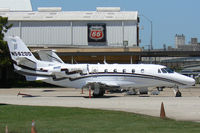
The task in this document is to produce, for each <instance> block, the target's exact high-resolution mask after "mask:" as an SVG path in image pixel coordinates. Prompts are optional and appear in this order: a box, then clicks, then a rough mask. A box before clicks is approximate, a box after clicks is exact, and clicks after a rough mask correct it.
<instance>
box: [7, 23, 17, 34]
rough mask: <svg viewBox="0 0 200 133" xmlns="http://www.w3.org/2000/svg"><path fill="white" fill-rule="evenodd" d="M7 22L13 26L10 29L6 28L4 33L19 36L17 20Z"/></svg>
mask: <svg viewBox="0 0 200 133" xmlns="http://www.w3.org/2000/svg"><path fill="white" fill-rule="evenodd" d="M8 24H13V26H12V28H11V29H10V30H8V32H7V33H6V35H8V36H20V28H19V26H20V25H19V22H9V23H8Z"/></svg>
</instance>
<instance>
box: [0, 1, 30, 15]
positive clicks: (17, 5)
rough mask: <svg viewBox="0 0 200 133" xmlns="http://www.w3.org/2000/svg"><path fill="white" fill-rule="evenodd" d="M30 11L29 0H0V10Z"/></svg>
mask: <svg viewBox="0 0 200 133" xmlns="http://www.w3.org/2000/svg"><path fill="white" fill-rule="evenodd" d="M1 11H3V12H5V11H23V12H24V11H32V6H31V1H30V0H0V12H1Z"/></svg>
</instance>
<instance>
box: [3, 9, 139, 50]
mask: <svg viewBox="0 0 200 133" xmlns="http://www.w3.org/2000/svg"><path fill="white" fill-rule="evenodd" d="M27 10H28V9H27ZM31 10H32V9H31ZM0 16H3V17H8V20H9V23H12V24H13V27H12V28H11V30H9V32H8V33H7V35H15V36H20V37H21V38H22V39H23V40H24V41H25V43H26V44H27V45H29V46H42V47H43V46H44V47H45V46H47V47H48V46H53V47H63V46H64V47H71V46H112V47H113V46H114V47H115V46H116V47H123V46H124V45H127V47H135V46H138V42H139V41H138V40H139V33H138V32H139V30H138V23H139V20H138V12H137V11H120V8H118V7H117V8H108V7H107V8H102V7H99V8H97V9H96V11H73V12H69V11H62V9H61V8H60V7H52V8H38V11H22V12H20V11H18V12H13V11H9V10H0Z"/></svg>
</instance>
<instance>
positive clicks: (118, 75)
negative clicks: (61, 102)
mask: <svg viewBox="0 0 200 133" xmlns="http://www.w3.org/2000/svg"><path fill="white" fill-rule="evenodd" d="M54 67H55V70H54V71H57V72H58V71H59V73H62V75H63V76H61V78H59V76H58V77H57V78H56V77H55V78H51V77H50V78H48V79H46V80H44V81H45V82H48V83H52V84H55V85H58V86H63V87H73V88H82V87H83V86H85V85H86V84H88V83H101V84H105V85H108V86H118V87H121V88H124V87H125V88H127V87H131V88H143V87H163V86H167V87H173V86H191V85H193V84H194V83H195V82H194V79H192V78H190V77H187V76H184V75H181V74H179V73H176V72H173V71H166V70H165V69H168V68H166V67H165V66H162V65H153V64H60V65H57V66H54ZM56 68H57V70H56ZM58 68H60V69H59V70H58ZM66 69H68V70H69V71H71V72H72V74H67V73H66V72H65V71H62V70H66ZM163 69H164V70H163ZM52 70H53V69H52ZM77 70H79V72H77V73H76V71H77ZM80 71H81V72H80ZM73 72H74V73H73ZM55 75H56V74H55Z"/></svg>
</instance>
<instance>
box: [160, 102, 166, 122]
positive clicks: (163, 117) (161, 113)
mask: <svg viewBox="0 0 200 133" xmlns="http://www.w3.org/2000/svg"><path fill="white" fill-rule="evenodd" d="M160 118H162V119H165V118H166V115H165V108H164V104H163V102H162V103H161V109H160Z"/></svg>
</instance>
